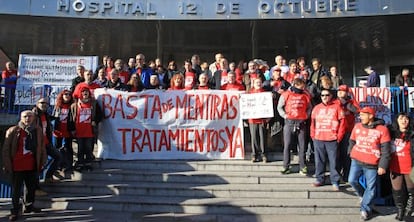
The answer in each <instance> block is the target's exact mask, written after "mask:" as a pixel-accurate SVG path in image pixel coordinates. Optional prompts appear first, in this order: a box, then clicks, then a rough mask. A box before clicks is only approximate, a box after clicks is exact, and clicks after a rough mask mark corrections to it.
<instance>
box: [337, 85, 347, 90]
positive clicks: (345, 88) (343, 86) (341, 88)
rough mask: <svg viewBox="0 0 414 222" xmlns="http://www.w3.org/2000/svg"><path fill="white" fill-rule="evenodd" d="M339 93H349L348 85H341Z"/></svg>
mask: <svg viewBox="0 0 414 222" xmlns="http://www.w3.org/2000/svg"><path fill="white" fill-rule="evenodd" d="M338 91H345V92H348V91H349V87H348V86H347V85H340V86H339V87H338Z"/></svg>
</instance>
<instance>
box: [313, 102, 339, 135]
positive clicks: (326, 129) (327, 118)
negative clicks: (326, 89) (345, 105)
mask: <svg viewBox="0 0 414 222" xmlns="http://www.w3.org/2000/svg"><path fill="white" fill-rule="evenodd" d="M343 118H344V117H343V113H342V110H341V107H339V105H338V103H335V102H330V103H328V104H327V105H325V104H323V103H320V104H318V105H316V106H315V107H314V108H313V110H312V115H311V119H312V121H311V127H310V135H311V138H312V139H316V140H321V141H334V140H341V139H342V138H343V135H344V133H345V132H344V125H343V122H341V121H340V120H342V119H343Z"/></svg>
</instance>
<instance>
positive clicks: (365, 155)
mask: <svg viewBox="0 0 414 222" xmlns="http://www.w3.org/2000/svg"><path fill="white" fill-rule="evenodd" d="M359 117H360V119H361V122H360V123H357V124H355V127H354V129H353V130H352V133H351V138H350V140H349V148H348V153H350V156H351V168H350V171H349V177H348V182H349V183H350V184H351V186H352V187H353V188H354V190H355V193H356V194H357V195H358V197H359V198H360V201H361V207H360V213H361V219H362V220H369V219H370V217H371V214H372V208H371V204H372V201H373V200H374V198H375V193H376V183H377V175H384V174H385V173H386V172H387V169H388V166H389V161H390V141H391V137H390V133H389V131H388V129H387V127H386V126H384V120H382V119H376V118H375V109H374V108H372V107H368V106H367V107H364V108H362V109H361V110H360V111H359ZM361 175H364V177H365V181H366V188H365V189H364V188H363V187H362V186H361V184H360V183H359V178H360V177H361Z"/></svg>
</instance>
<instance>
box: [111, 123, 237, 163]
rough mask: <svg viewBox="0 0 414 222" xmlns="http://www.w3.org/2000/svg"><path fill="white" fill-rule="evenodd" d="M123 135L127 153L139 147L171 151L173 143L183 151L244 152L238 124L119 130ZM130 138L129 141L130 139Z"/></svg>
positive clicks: (123, 147)
mask: <svg viewBox="0 0 414 222" xmlns="http://www.w3.org/2000/svg"><path fill="white" fill-rule="evenodd" d="M118 131H119V132H121V134H122V135H121V138H122V153H123V154H124V155H125V154H127V147H128V146H130V148H131V149H130V152H131V153H133V152H135V151H136V150H137V151H138V152H144V149H147V150H148V152H161V151H162V148H163V147H165V151H167V152H170V151H171V146H172V144H175V145H176V150H177V151H181V152H199V153H204V152H207V153H210V152H219V153H224V152H228V153H229V156H230V158H234V157H235V156H236V152H237V150H240V152H242V153H243V155H244V150H243V140H242V136H241V129H240V128H237V127H235V126H232V127H231V128H229V127H225V128H223V129H199V130H198V129H194V128H185V129H175V130H163V129H124V128H121V129H118ZM129 138H130V141H129V140H128V139H129Z"/></svg>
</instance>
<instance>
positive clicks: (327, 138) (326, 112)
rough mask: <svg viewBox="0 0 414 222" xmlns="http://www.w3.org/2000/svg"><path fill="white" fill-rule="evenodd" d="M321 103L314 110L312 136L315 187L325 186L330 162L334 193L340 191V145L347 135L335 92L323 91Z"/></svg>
mask: <svg viewBox="0 0 414 222" xmlns="http://www.w3.org/2000/svg"><path fill="white" fill-rule="evenodd" d="M321 101H322V102H321V103H319V104H318V105H316V106H315V107H314V109H313V110H312V115H311V127H310V136H311V138H312V140H313V145H314V147H315V177H316V181H315V182H314V183H313V184H312V185H313V186H314V187H319V186H323V185H324V184H325V168H326V167H325V165H326V162H327V161H329V171H330V181H331V184H332V190H333V191H339V179H340V176H339V174H338V172H337V171H336V155H337V149H338V143H339V142H340V141H341V140H342V138H343V137H344V134H345V124H344V120H343V118H344V116H343V112H342V109H341V107H340V105H339V103H338V102H336V101H335V100H334V99H333V91H331V90H329V89H322V91H321Z"/></svg>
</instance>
